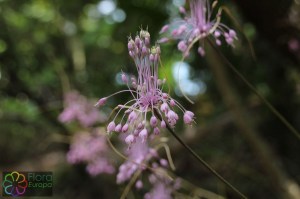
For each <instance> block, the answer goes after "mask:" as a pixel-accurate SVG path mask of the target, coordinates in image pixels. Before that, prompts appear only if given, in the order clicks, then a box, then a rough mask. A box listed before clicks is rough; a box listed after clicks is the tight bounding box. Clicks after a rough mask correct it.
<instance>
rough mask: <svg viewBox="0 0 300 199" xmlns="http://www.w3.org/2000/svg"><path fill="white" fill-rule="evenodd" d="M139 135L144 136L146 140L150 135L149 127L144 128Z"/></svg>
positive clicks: (143, 138) (143, 140)
mask: <svg viewBox="0 0 300 199" xmlns="http://www.w3.org/2000/svg"><path fill="white" fill-rule="evenodd" d="M139 137H140V138H142V142H145V140H146V139H147V137H148V131H147V129H143V130H142V131H141V132H140V133H139Z"/></svg>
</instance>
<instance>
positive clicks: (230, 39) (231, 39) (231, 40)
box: [225, 37, 233, 45]
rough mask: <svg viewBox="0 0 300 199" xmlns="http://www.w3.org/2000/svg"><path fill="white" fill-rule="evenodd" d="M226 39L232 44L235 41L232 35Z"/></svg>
mask: <svg viewBox="0 0 300 199" xmlns="http://www.w3.org/2000/svg"><path fill="white" fill-rule="evenodd" d="M225 40H226V42H227V43H228V44H229V45H231V44H232V43H233V38H231V37H227V38H226V39H225Z"/></svg>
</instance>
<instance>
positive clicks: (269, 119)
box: [0, 0, 300, 199]
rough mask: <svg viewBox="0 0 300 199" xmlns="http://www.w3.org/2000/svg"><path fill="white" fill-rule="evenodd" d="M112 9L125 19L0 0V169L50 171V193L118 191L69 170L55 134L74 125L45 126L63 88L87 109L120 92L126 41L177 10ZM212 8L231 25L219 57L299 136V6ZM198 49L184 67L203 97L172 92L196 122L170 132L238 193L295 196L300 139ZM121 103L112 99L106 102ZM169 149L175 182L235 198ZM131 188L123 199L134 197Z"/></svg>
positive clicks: (139, 1)
mask: <svg viewBox="0 0 300 199" xmlns="http://www.w3.org/2000/svg"><path fill="white" fill-rule="evenodd" d="M114 2H115V5H116V9H121V10H122V11H124V13H125V14H126V18H125V19H124V20H123V21H122V20H119V19H120V18H114V17H113V14H108V15H104V14H102V15H101V14H100V13H99V12H98V11H97V5H98V4H99V1H93V0H89V1H87V0H73V1H58V0H52V1H46V0H1V1H0V170H1V171H5V170H15V169H19V170H29V171H30V170H31V171H52V172H53V173H54V176H55V177H54V181H55V187H54V196H53V198H118V197H119V196H120V194H121V193H122V191H123V189H124V187H125V185H116V183H115V176H114V175H99V176H97V177H90V176H89V175H88V174H87V173H86V172H85V169H84V165H77V166H73V165H69V164H68V163H67V162H66V160H65V153H66V152H67V151H68V148H69V144H68V142H65V139H64V138H65V137H68V136H71V135H73V134H74V133H75V132H76V131H77V129H76V127H74V126H72V127H70V126H68V125H64V124H61V123H60V122H59V121H58V120H57V117H58V115H59V113H60V112H61V111H62V110H63V96H64V94H65V93H66V92H68V91H69V90H71V89H76V90H78V91H79V92H80V93H81V94H83V95H85V96H87V97H88V98H89V99H91V100H94V101H95V102H96V100H97V99H98V98H100V97H103V96H106V95H109V94H110V93H113V92H115V91H118V90H120V87H122V86H120V85H119V84H118V83H117V82H116V74H117V73H119V72H120V71H121V70H124V71H127V72H132V73H134V72H135V71H134V69H135V67H134V65H133V63H132V61H131V60H130V58H129V56H128V52H127V37H128V36H129V35H135V34H136V32H137V31H139V30H140V28H141V27H143V28H147V27H148V30H149V32H150V34H151V36H152V41H153V42H154V41H155V40H156V39H158V38H159V35H158V32H159V30H160V29H161V27H162V26H163V25H164V24H166V23H168V21H169V20H170V19H171V17H173V16H175V15H176V13H177V7H176V6H175V5H174V4H173V3H172V1H171V0H169V1H159V0H127V1H120V0H119V1H114ZM174 2H177V1H174ZM219 4H220V5H225V6H227V7H228V8H229V10H230V11H231V15H232V16H234V19H235V20H236V22H238V24H239V25H237V24H236V23H234V21H233V20H232V19H231V18H230V17H228V15H226V14H225V13H224V14H223V16H224V17H223V19H222V22H223V23H226V24H228V26H230V27H233V28H234V29H236V30H237V33H238V37H239V40H238V42H237V43H236V47H235V48H234V49H233V50H232V49H231V48H230V47H228V46H226V45H223V46H222V47H221V48H220V51H221V52H222V53H223V54H224V55H225V56H226V58H227V59H228V60H230V61H231V62H232V63H233V64H234V65H235V66H236V68H237V69H238V71H240V72H241V73H242V74H243V75H244V76H245V77H246V78H247V79H248V80H249V81H250V82H251V83H252V84H253V85H254V87H255V88H256V90H257V91H258V92H260V93H261V94H262V95H263V96H264V97H265V98H266V99H268V100H269V101H270V102H271V103H272V104H273V105H274V107H275V108H276V109H277V110H278V111H279V112H280V113H281V114H282V115H283V116H284V117H285V118H286V119H287V120H288V121H289V122H290V123H291V124H292V125H293V126H294V127H295V128H296V129H298V131H299V130H300V123H299V120H300V108H299V107H300V106H299V105H300V72H299V62H300V46H299V45H300V39H299V38H300V32H299V28H300V25H299V24H300V15H299V11H300V9H299V8H300V5H299V4H300V2H299V1H297V0H295V1H292V0H265V1H259V0H243V1H220V2H219ZM118 20H119V21H118ZM245 36H246V37H247V38H248V39H249V41H250V43H251V44H252V45H253V49H254V52H255V55H256V57H254V56H252V54H251V48H250V45H248V42H247V39H246V37H245ZM297 43H298V47H297ZM293 45H294V46H293ZM206 47H207V56H206V57H205V58H200V57H199V56H198V55H197V53H196V49H194V50H195V52H194V53H192V55H191V56H190V57H189V58H188V59H187V60H186V61H187V62H188V63H189V64H190V66H191V71H192V72H191V75H190V78H191V79H197V80H199V79H200V80H201V82H202V83H204V84H205V86H206V90H205V92H203V93H201V94H198V95H196V96H192V98H193V100H194V101H195V104H194V105H192V104H190V103H188V102H187V100H185V99H184V98H183V97H181V96H176V93H173V94H172V95H173V96H174V97H175V98H177V99H178V100H179V101H180V102H182V103H183V105H184V106H185V107H187V108H188V109H191V110H193V111H194V112H195V113H196V118H197V119H196V122H197V124H196V125H194V128H192V129H191V128H184V127H178V129H177V131H178V133H181V136H182V137H183V138H184V139H185V140H186V142H187V143H188V144H189V145H190V146H191V147H192V148H194V149H195V150H196V151H197V153H198V154H199V155H200V156H202V157H203V158H204V159H205V160H206V161H207V162H208V163H209V164H211V165H212V166H213V167H214V168H215V169H216V170H217V171H218V172H220V173H221V174H222V176H223V177H224V178H226V179H227V180H228V181H230V182H231V183H232V184H234V185H235V186H236V187H238V189H239V190H240V191H241V192H242V193H244V194H245V195H247V196H248V197H249V198H275V199H277V198H278V199H279V198H300V195H299V194H300V193H299V190H300V189H299V185H298V184H299V182H300V169H299V165H300V158H299V152H300V144H299V143H300V140H299V139H297V138H296V137H295V136H294V135H293V134H292V133H291V131H290V130H289V129H288V128H286V126H285V125H284V124H283V123H282V122H281V121H280V120H279V119H278V118H277V117H276V116H275V115H274V114H273V113H272V112H271V111H270V110H269V109H268V108H267V106H266V105H264V104H263V102H262V101H261V100H260V99H259V98H258V97H257V96H256V95H255V94H254V93H253V92H251V90H250V89H249V88H248V87H247V86H246V85H245V84H244V83H243V82H242V81H241V79H240V78H239V77H238V76H237V75H236V74H234V73H233V72H232V70H230V69H229V68H228V67H227V65H226V62H225V61H224V60H222V59H221V58H220V57H219V56H218V54H217V53H216V52H215V51H213V50H212V49H211V48H209V45H206ZM161 48H162V51H163V54H162V60H163V62H164V63H165V69H164V70H165V72H166V75H167V76H168V81H169V82H170V85H171V88H172V89H175V88H176V87H177V85H176V83H175V81H174V78H173V77H172V64H173V63H174V62H176V61H178V60H180V58H181V55H180V53H179V52H178V51H177V48H176V44H175V43H173V44H167V45H163V46H162V47H161ZM129 97H130V96H127V95H121V97H116V98H113V99H112V101H111V102H110V103H111V104H114V105H116V104H119V103H122V102H124V101H125V99H127V98H129ZM107 112H108V110H107ZM104 125H105V124H99V126H104ZM172 143H173V142H172ZM174 143H175V141H174ZM171 150H172V155H173V159H174V161H175V165H176V168H177V170H176V172H175V173H176V174H177V175H178V176H180V177H183V178H185V179H187V180H188V181H190V182H191V183H192V184H194V185H196V186H198V187H202V188H204V189H207V190H210V191H213V192H215V193H218V194H220V195H223V196H226V197H228V198H238V197H237V196H236V195H234V194H233V193H232V192H230V190H227V189H226V187H225V186H224V185H223V184H222V183H221V182H220V181H219V180H218V179H216V178H215V177H214V176H213V175H212V174H211V173H209V172H208V171H207V170H206V169H205V168H203V167H202V166H201V165H200V164H199V163H197V162H196V161H195V160H194V159H193V158H192V157H191V156H189V155H187V152H185V151H184V149H183V148H182V147H181V146H180V145H178V144H176V143H175V144H173V145H172V144H171ZM133 192H134V194H132V195H131V196H132V197H133V195H134V197H135V198H142V194H141V193H139V192H137V191H134V190H133ZM186 194H187V195H188V193H186Z"/></svg>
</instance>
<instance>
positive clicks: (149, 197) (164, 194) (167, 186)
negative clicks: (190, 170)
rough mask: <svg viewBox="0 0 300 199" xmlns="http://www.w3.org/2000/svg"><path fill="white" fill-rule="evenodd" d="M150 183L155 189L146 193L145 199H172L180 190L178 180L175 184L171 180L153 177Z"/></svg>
mask: <svg viewBox="0 0 300 199" xmlns="http://www.w3.org/2000/svg"><path fill="white" fill-rule="evenodd" d="M149 181H150V183H151V184H152V185H153V188H152V190H151V191H150V192H148V193H146V194H145V196H144V198H145V199H157V198H163V199H172V198H174V197H173V196H172V193H173V192H174V191H175V190H177V189H179V188H180V180H179V179H176V180H175V181H174V183H172V182H171V181H170V180H168V179H166V178H163V177H161V176H155V175H153V174H152V175H151V176H150V177H149Z"/></svg>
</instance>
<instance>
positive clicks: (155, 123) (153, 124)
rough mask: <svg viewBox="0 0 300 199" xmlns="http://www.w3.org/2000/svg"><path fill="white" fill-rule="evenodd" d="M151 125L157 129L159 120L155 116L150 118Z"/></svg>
mask: <svg viewBox="0 0 300 199" xmlns="http://www.w3.org/2000/svg"><path fill="white" fill-rule="evenodd" d="M150 125H151V126H152V127H155V126H156V125H157V119H156V117H155V116H154V115H153V116H152V117H151V118H150Z"/></svg>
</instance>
